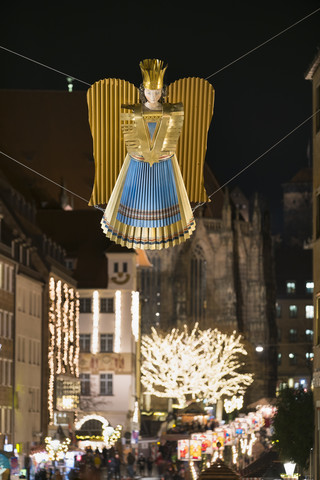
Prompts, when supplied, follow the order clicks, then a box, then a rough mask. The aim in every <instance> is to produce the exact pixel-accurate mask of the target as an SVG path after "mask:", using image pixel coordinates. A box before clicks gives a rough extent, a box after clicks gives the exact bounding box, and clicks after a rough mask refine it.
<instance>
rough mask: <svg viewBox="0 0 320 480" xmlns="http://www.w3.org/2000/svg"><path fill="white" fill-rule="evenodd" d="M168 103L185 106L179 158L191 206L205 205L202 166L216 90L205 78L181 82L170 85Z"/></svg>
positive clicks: (187, 79)
mask: <svg viewBox="0 0 320 480" xmlns="http://www.w3.org/2000/svg"><path fill="white" fill-rule="evenodd" d="M168 102H170V103H178V102H182V103H183V106H184V125H183V129H182V132H181V136H180V139H179V142H178V147H177V158H178V162H179V165H180V169H181V173H182V176H183V180H184V183H185V186H186V189H187V194H188V197H189V200H190V202H206V201H207V200H208V196H207V193H206V191H205V188H204V180H203V165H204V160H205V155H206V150H207V137H208V130H209V126H210V123H211V119H212V115H213V104H214V89H213V87H212V85H211V84H210V83H209V82H207V81H206V80H204V79H203V78H193V77H192V78H191V77H189V78H182V79H180V80H177V81H175V82H173V83H172V84H170V85H169V87H168Z"/></svg>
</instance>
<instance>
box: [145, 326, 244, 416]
mask: <svg viewBox="0 0 320 480" xmlns="http://www.w3.org/2000/svg"><path fill="white" fill-rule="evenodd" d="M141 354H142V365H141V382H142V384H143V386H144V387H145V393H146V394H151V395H155V396H157V397H164V398H176V399H177V401H178V403H179V406H180V407H183V406H185V405H186V404H187V402H188V400H191V399H200V400H205V399H206V400H208V401H209V402H211V403H215V402H217V401H218V400H220V399H222V398H225V397H232V396H233V395H235V394H237V395H241V394H243V393H244V392H245V390H246V388H247V386H248V385H250V384H251V383H252V381H253V380H252V374H248V373H241V372H240V371H239V370H240V368H241V366H242V365H243V363H241V361H240V357H241V356H242V355H247V352H246V350H245V348H244V346H243V344H242V343H241V335H236V332H233V334H232V335H227V334H224V333H221V332H220V331H219V330H217V329H214V330H212V329H208V330H200V329H199V328H198V324H196V325H195V326H194V328H193V330H192V331H191V333H190V334H189V333H188V329H187V327H186V326H184V329H183V331H179V330H178V329H173V330H172V331H171V332H170V333H168V334H163V333H159V332H157V331H156V329H155V328H152V332H151V335H144V336H143V337H142V341H141Z"/></svg>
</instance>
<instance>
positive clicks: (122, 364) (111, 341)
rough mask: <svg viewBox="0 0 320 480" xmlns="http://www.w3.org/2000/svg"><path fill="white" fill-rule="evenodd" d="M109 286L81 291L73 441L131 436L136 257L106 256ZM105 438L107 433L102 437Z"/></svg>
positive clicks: (134, 387) (135, 393)
mask: <svg viewBox="0 0 320 480" xmlns="http://www.w3.org/2000/svg"><path fill="white" fill-rule="evenodd" d="M106 257H107V265H108V266H107V269H108V272H107V274H108V286H107V288H99V289H88V288H86V289H80V290H79V292H80V379H81V401H80V411H79V414H78V425H79V428H78V429H77V436H78V438H79V439H80V441H81V444H83V445H86V441H85V440H86V439H88V441H89V442H90V443H91V445H92V441H94V438H95V437H96V438H98V437H100V440H101V437H104V438H103V440H102V443H101V441H99V445H100V447H101V445H103V444H106V445H108V441H109V440H108V436H110V434H112V432H113V429H114V430H116V429H117V428H118V429H119V428H121V429H123V433H125V432H130V434H131V432H132V430H133V429H134V426H133V420H134V419H133V415H134V411H135V408H137V407H136V405H137V404H136V402H137V400H138V387H137V365H136V362H137V345H138V342H139V328H140V327H139V293H138V291H137V273H136V270H137V266H136V254H135V253H134V252H129V251H128V250H126V249H123V252H115V253H112V252H109V253H108V252H107V253H106ZM104 432H108V435H106V434H105V433H104Z"/></svg>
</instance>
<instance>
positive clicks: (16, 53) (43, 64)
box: [0, 45, 91, 87]
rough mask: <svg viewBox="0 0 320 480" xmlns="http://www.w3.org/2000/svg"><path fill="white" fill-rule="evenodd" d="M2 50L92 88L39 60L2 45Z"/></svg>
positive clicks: (0, 46) (86, 83)
mask: <svg viewBox="0 0 320 480" xmlns="http://www.w3.org/2000/svg"><path fill="white" fill-rule="evenodd" d="M0 48H2V50H5V51H6V52H9V53H13V54H14V55H17V56H18V57H21V58H24V60H28V61H29V62H32V63H36V64H37V65H40V66H41V67H44V68H48V69H49V70H52V71H53V72H56V73H59V74H60V75H64V76H65V77H69V78H71V79H72V80H76V81H77V82H80V83H84V84H85V85H88V86H89V87H91V85H90V83H88V82H85V81H84V80H81V79H80V78H77V77H74V76H73V75H69V74H68V73H64V72H61V70H57V69H56V68H53V67H50V66H49V65H46V64H45V63H41V62H38V61H37V60H34V59H33V58H29V57H26V56H25V55H22V54H21V53H18V52H14V51H13V50H10V49H9V48H6V47H3V46H2V45H0Z"/></svg>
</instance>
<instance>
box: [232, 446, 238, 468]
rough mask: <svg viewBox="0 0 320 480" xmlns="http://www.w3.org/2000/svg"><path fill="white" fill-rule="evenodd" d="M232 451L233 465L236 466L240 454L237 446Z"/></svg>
mask: <svg viewBox="0 0 320 480" xmlns="http://www.w3.org/2000/svg"><path fill="white" fill-rule="evenodd" d="M231 450H232V463H233V464H234V465H236V463H237V460H238V452H237V448H236V446H235V445H232V448H231Z"/></svg>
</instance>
